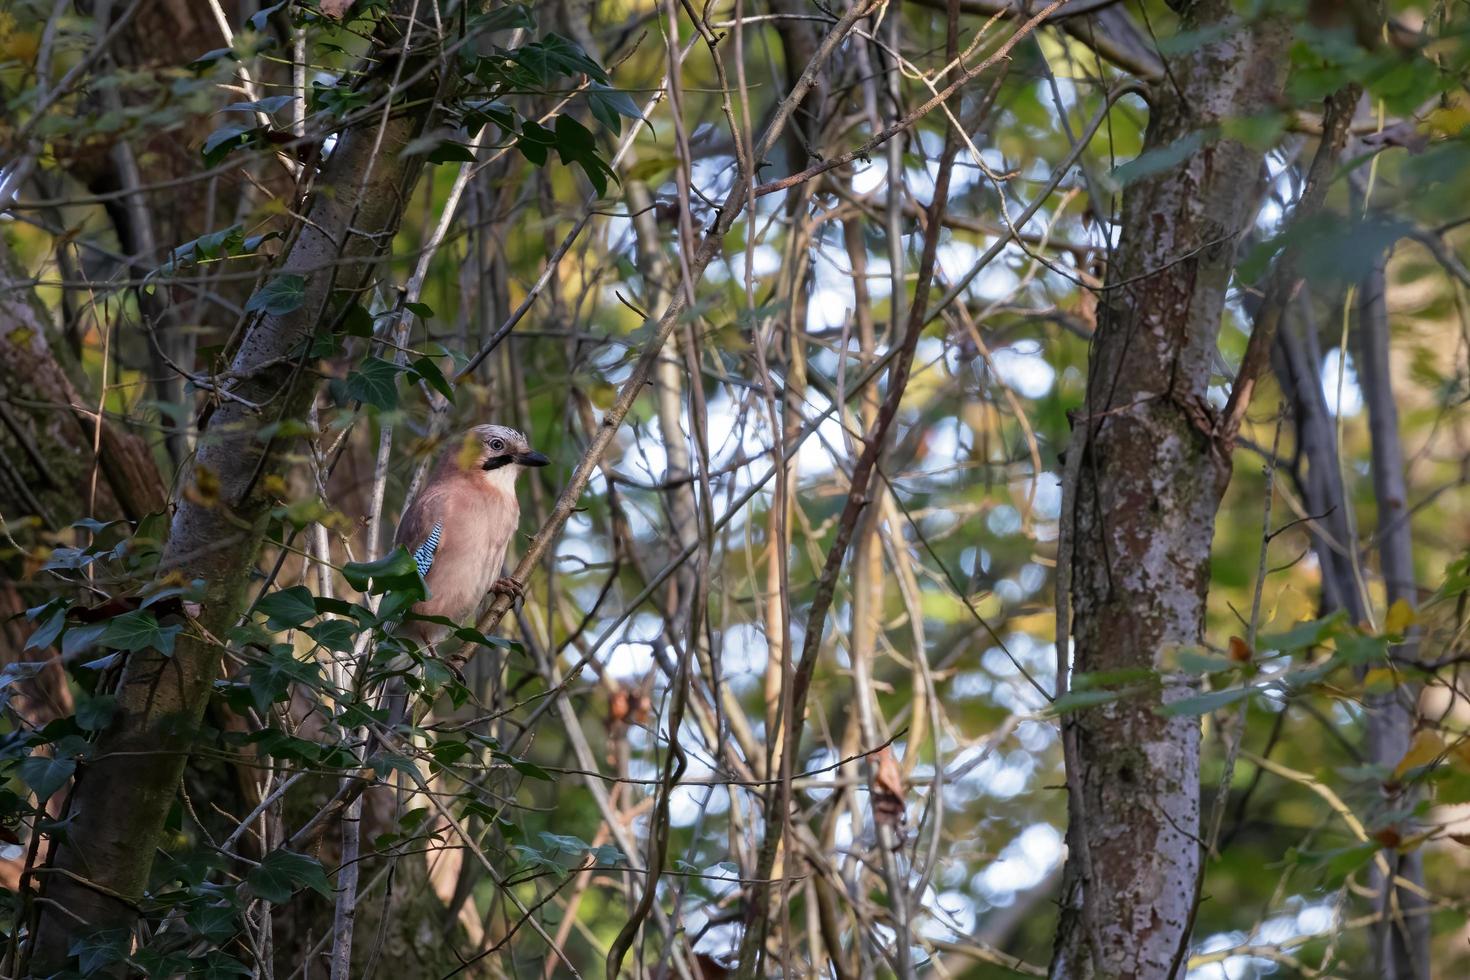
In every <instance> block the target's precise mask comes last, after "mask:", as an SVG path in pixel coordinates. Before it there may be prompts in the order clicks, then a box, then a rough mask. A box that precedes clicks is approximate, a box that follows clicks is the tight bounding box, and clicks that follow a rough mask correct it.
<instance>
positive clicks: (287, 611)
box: [255, 585, 316, 630]
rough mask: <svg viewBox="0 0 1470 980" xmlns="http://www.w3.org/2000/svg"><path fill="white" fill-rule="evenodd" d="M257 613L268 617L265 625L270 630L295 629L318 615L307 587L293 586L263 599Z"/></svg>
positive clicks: (257, 605)
mask: <svg viewBox="0 0 1470 980" xmlns="http://www.w3.org/2000/svg"><path fill="white" fill-rule="evenodd" d="M255 611H256V612H258V613H263V614H264V615H265V616H266V623H265V625H266V626H267V627H268V628H270V629H273V630H288V629H295V628H296V627H298V626H300V625H301V624H302V623H304V622H306V621H307V620H308V619H311V618H312V617H313V616H315V615H316V600H315V598H314V597H313V596H312V594H311V590H310V589H308V588H307V587H306V586H304V585H293V586H291V588H289V589H279V590H277V591H275V592H272V593H271V594H270V595H268V596H266V597H264V598H263V599H261V600H260V601H259V602H257V603H256V604H255Z"/></svg>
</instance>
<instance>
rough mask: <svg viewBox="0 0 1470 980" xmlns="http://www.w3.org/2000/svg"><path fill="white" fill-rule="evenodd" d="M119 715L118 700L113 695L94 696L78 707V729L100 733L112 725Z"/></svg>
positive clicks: (83, 700)
mask: <svg viewBox="0 0 1470 980" xmlns="http://www.w3.org/2000/svg"><path fill="white" fill-rule="evenodd" d="M115 714H117V698H116V697H115V696H114V695H111V694H94V695H91V696H90V697H86V698H84V699H82V701H81V703H80V704H78V705H77V727H79V728H81V729H82V730H83V731H87V732H100V731H102V729H104V728H106V727H107V726H108V725H110V724H112V716H113V715H115Z"/></svg>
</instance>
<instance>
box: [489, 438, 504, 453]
mask: <svg viewBox="0 0 1470 980" xmlns="http://www.w3.org/2000/svg"><path fill="white" fill-rule="evenodd" d="M490 448H491V449H493V450H495V451H496V452H497V453H498V452H500V451H501V450H502V449H504V448H505V443H504V442H502V441H501V440H499V439H491V440H490Z"/></svg>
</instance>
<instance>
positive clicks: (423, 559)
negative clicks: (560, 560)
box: [393, 425, 551, 649]
mask: <svg viewBox="0 0 1470 980" xmlns="http://www.w3.org/2000/svg"><path fill="white" fill-rule="evenodd" d="M549 462H551V461H550V460H549V459H547V458H546V457H545V456H543V455H542V454H541V453H538V452H536V451H535V450H534V449H532V448H531V445H530V443H529V442H527V441H526V437H525V436H524V435H522V434H521V433H519V432H517V431H516V430H515V429H509V428H506V427H505V426H503V425H477V426H475V427H474V428H473V429H470V430H469V431H468V432H466V433H464V435H463V436H462V437H461V438H459V439H457V440H455V441H453V442H452V443H450V444H449V445H448V446H446V447H445V449H444V452H443V454H442V455H441V456H440V457H439V461H438V463H436V464H435V466H434V470H433V472H432V473H431V474H430V475H429V479H428V482H427V483H426V484H425V485H424V488H423V489H422V490H421V491H419V494H418V496H417V497H415V498H414V501H413V503H412V504H410V505H409V508H408V510H407V512H406V513H404V515H403V520H402V521H401V522H400V523H399V525H398V533H397V535H395V536H394V539H393V543H394V544H401V545H403V546H404V547H405V548H407V549H408V551H409V553H410V554H412V555H413V560H414V562H415V563H416V564H417V565H418V567H419V573H420V574H421V575H423V577H424V582H425V584H426V585H428V591H429V596H428V598H427V599H425V600H423V601H422V602H419V603H416V604H415V605H414V607H413V611H414V612H415V613H418V614H420V615H424V616H446V617H448V618H449V619H452V620H454V621H455V622H456V623H463V622H465V621H467V620H468V619H469V618H470V617H471V616H473V615H474V613H475V610H476V609H477V608H479V605H480V601H481V600H482V599H483V598H484V597H485V594H486V593H487V592H497V593H509V594H510V595H513V596H517V597H518V596H520V595H521V591H522V589H521V585H520V583H519V582H517V581H515V580H514V579H511V578H505V577H503V576H502V575H501V574H500V572H501V565H502V563H503V562H504V561H505V549H506V546H507V545H508V544H510V539H511V536H512V535H513V534H515V532H516V527H517V525H518V524H519V522H520V517H521V507H520V503H519V502H518V501H517V500H516V477H518V476H520V474H521V472H522V471H523V470H524V469H526V468H527V467H529V466H545V465H546V464H547V463H549ZM403 632H404V633H405V634H406V635H408V636H410V637H412V638H413V639H415V640H417V641H418V642H419V643H420V645H422V646H426V647H429V648H431V649H432V648H433V646H434V645H435V644H436V643H438V642H439V641H440V640H441V639H443V638H444V635H445V634H446V633H447V632H448V627H445V626H441V625H439V624H436V623H426V622H422V621H418V620H411V621H409V622H408V623H406V624H405V625H404V627H403Z"/></svg>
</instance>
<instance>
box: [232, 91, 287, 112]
mask: <svg viewBox="0 0 1470 980" xmlns="http://www.w3.org/2000/svg"><path fill="white" fill-rule="evenodd" d="M295 101H296V96H294V95H268V96H266V97H265V98H263V99H256V100H255V101H253V102H231V103H230V104H229V105H227V106H225V107H224V108H223V109H221V110H220V112H264V113H265V114H266V115H271V114H272V113H276V112H280V111H281V110H282V109H284V108H286V106H288V105H290V104H291V103H292V102H295Z"/></svg>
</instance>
